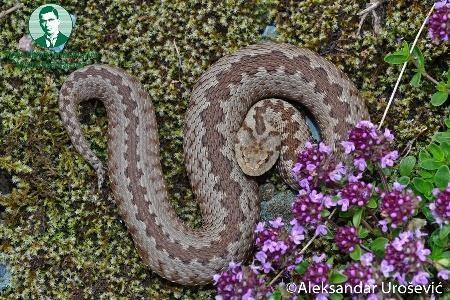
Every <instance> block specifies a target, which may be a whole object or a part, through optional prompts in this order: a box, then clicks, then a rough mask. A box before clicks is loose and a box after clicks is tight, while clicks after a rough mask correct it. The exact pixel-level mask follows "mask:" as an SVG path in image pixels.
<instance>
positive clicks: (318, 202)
mask: <svg viewBox="0 0 450 300" xmlns="http://www.w3.org/2000/svg"><path fill="white" fill-rule="evenodd" d="M333 205H335V203H334V202H333V201H332V200H331V198H330V197H329V196H325V195H323V194H322V193H317V192H316V191H314V190H313V191H312V192H310V193H309V194H299V195H298V197H297V199H296V200H295V202H294V203H292V212H293V214H294V218H295V221H296V223H297V224H302V225H304V226H306V227H308V228H311V227H312V228H315V227H316V226H317V225H318V224H319V223H320V221H321V219H322V215H321V213H322V211H323V210H324V209H325V208H328V207H331V206H333Z"/></svg>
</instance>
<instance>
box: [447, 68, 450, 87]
mask: <svg viewBox="0 0 450 300" xmlns="http://www.w3.org/2000/svg"><path fill="white" fill-rule="evenodd" d="M447 84H450V69H448V70H447Z"/></svg>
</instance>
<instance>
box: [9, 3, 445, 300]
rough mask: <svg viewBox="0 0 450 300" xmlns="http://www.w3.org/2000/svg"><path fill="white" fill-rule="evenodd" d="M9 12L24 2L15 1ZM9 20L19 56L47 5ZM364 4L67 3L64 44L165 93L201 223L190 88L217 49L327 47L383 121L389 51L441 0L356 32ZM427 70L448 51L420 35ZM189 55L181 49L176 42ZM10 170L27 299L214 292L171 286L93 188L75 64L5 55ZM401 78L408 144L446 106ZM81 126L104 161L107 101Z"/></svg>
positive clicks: (435, 123)
mask: <svg viewBox="0 0 450 300" xmlns="http://www.w3.org/2000/svg"><path fill="white" fill-rule="evenodd" d="M5 2H6V3H5V4H4V6H3V7H9V6H12V5H13V4H14V3H15V2H14V1H12V0H8V1H5ZM22 2H23V3H24V4H25V7H24V8H23V9H21V10H19V11H16V12H15V13H13V14H11V15H9V16H8V17H7V18H4V19H1V20H0V26H1V29H2V30H1V31H0V45H2V49H1V50H10V51H11V50H16V49H17V42H18V40H19V39H20V37H21V36H22V35H23V34H25V33H26V31H27V22H28V16H29V15H30V14H31V12H32V11H33V10H34V9H35V8H36V7H37V6H38V5H40V4H43V3H44V1H22ZM361 2H362V1H356V0H336V1H323V0H305V1H298V2H297V1H290V2H289V1H226V2H223V1H203V2H202V3H200V2H196V1H188V2H184V1H156V2H155V3H153V4H147V3H145V2H144V1H137V0H136V1H118V0H113V1H106V0H95V1H93V0H92V1H64V4H63V5H64V7H65V8H66V9H67V10H68V11H69V12H71V13H74V14H76V15H77V26H76V28H75V30H74V32H73V35H72V37H71V39H70V41H69V44H68V45H67V47H66V50H65V51H98V52H99V53H100V54H101V58H100V59H99V61H98V62H101V63H107V64H111V65H116V66H120V67H122V68H124V69H126V70H127V71H128V72H129V73H131V74H133V75H134V76H136V77H137V78H138V79H139V81H140V82H142V83H143V84H144V86H145V89H146V90H147V92H148V93H149V94H150V96H151V97H152V99H154V104H155V107H156V111H157V118H158V124H159V136H160V139H161V146H162V163H163V168H164V174H165V179H166V181H167V183H168V188H169V190H170V194H171V195H172V196H171V200H172V202H173V204H174V206H175V208H176V209H177V212H178V214H179V215H180V216H181V217H182V218H183V219H184V220H186V221H188V223H189V224H191V225H192V226H198V225H200V223H201V218H200V216H199V213H198V208H197V206H196V204H195V202H194V199H193V196H192V192H191V190H190V187H189V182H188V179H187V177H186V175H185V174H186V172H185V169H184V164H183V155H182V127H183V113H184V111H185V110H186V106H187V103H188V101H189V94H190V91H191V89H192V86H193V84H194V83H195V81H196V79H197V78H198V77H199V76H200V74H201V73H202V72H203V71H204V70H205V69H206V68H207V67H208V66H210V65H211V64H212V63H213V62H214V61H216V60H217V59H218V58H219V57H221V56H223V55H225V54H228V53H232V52H233V51H235V50H236V49H238V48H241V47H243V46H246V45H248V44H251V43H255V42H257V41H258V40H259V39H260V35H261V33H262V31H263V30H264V28H265V26H266V25H267V24H269V23H271V22H275V24H276V26H277V32H278V37H277V39H278V40H279V41H285V42H290V43H293V44H296V45H299V46H303V47H308V48H310V49H313V50H315V51H318V52H320V53H322V54H323V55H324V56H326V57H327V58H328V59H330V60H331V61H333V62H334V63H336V64H337V65H338V66H339V67H340V68H341V69H343V70H344V71H345V72H346V73H347V74H348V75H349V77H350V78H351V79H352V80H353V81H354V82H355V84H356V85H357V86H358V88H360V89H361V91H362V93H363V95H364V96H365V98H366V99H367V103H368V105H369V109H370V112H371V115H372V119H373V120H374V121H375V122H377V121H379V120H380V119H381V114H382V112H383V109H384V107H385V106H386V103H387V99H388V97H389V95H390V92H391V90H392V87H393V84H394V83H395V80H396V78H397V74H398V72H399V70H398V68H397V67H390V66H388V65H386V64H385V63H384V62H383V61H382V59H383V56H384V55H385V54H386V53H387V52H390V51H393V50H394V49H396V48H398V47H399V45H400V43H401V42H402V40H407V41H412V40H413V38H414V36H415V33H416V31H417V29H418V28H419V26H420V23H421V22H422V19H423V17H424V15H425V14H426V12H427V11H428V9H429V7H430V5H431V2H432V1H421V0H413V1H406V0H405V1H395V3H387V4H386V6H385V7H384V8H385V13H384V19H383V22H382V23H383V28H384V30H383V31H382V32H381V34H380V35H378V36H374V35H373V34H372V33H371V31H370V28H369V27H367V26H366V27H364V29H365V36H364V37H363V38H360V37H358V36H357V34H356V31H357V28H358V23H359V19H358V17H357V15H356V13H357V12H358V11H359V10H361V9H362V8H363V4H362V3H361ZM419 45H420V46H421V47H422V49H424V54H425V57H426V60H427V69H428V72H429V73H430V74H433V75H434V76H435V77H439V75H440V74H441V73H442V72H443V71H444V70H446V69H447V68H448V62H449V60H448V59H446V57H445V54H446V53H447V52H448V48H447V46H446V45H433V44H430V43H429V42H427V41H426V40H425V39H422V40H421V42H420V44H419ZM177 49H178V50H177ZM0 64H1V65H0V66H1V67H0V119H1V128H0V131H1V132H0V135H1V137H2V138H1V140H0V169H1V170H2V172H6V173H7V174H9V176H10V178H12V179H11V181H12V186H13V187H14V188H13V190H12V191H11V192H10V193H8V194H6V195H3V196H1V197H0V205H1V206H2V207H4V212H2V213H0V217H1V221H0V236H1V242H0V251H1V255H2V261H3V259H4V261H6V262H7V263H8V264H9V265H10V266H11V275H12V288H10V289H7V290H5V291H4V292H3V293H2V294H1V296H2V297H5V298H10V299H16V298H25V299H27V298H34V299H36V298H52V299H53V298H55V299H59V298H63V299H67V298H74V299H83V298H96V299H97V298H104V299H109V298H123V299H132V298H135V299H138V298H139V299H141V298H143V299H145V298H147V299H207V298H211V297H212V295H213V291H211V290H210V289H209V288H210V287H205V288H200V289H199V288H194V289H192V288H186V287H181V286H178V285H174V284H171V283H168V282H167V281H165V280H163V279H161V278H159V277H158V276H157V275H155V274H154V273H152V272H151V271H150V270H148V268H146V267H145V266H144V265H143V264H142V262H141V260H140V258H139V256H138V255H137V252H136V250H135V249H134V246H133V243H132V240H131V238H130V236H129V235H128V234H127V231H126V228H125V226H124V224H123V223H122V222H121V221H120V218H119V217H118V215H117V209H116V207H115V206H114V205H113V204H112V202H111V201H110V199H107V198H103V196H99V195H98V194H97V193H96V190H95V183H96V179H95V174H94V172H93V170H92V169H91V168H90V167H89V166H88V165H87V164H86V163H85V162H84V161H83V159H82V158H81V157H80V156H79V155H78V154H77V153H76V152H75V151H74V149H73V147H72V146H71V145H70V142H69V138H68V136H67V134H66V132H65V131H64V128H63V127H62V124H61V121H60V119H59V116H58V109H57V96H58V91H59V88H60V87H61V85H62V83H63V81H64V80H65V78H66V77H67V75H68V73H69V72H63V71H57V72H52V71H49V70H36V69H19V68H17V67H16V66H15V65H13V64H12V63H11V62H8V61H0ZM409 76H410V74H408V75H407V76H406V78H405V79H404V80H403V84H402V85H401V87H400V90H399V93H398V96H397V100H396V102H395V105H394V107H393V108H392V109H391V111H390V113H389V115H388V119H387V125H388V126H389V127H390V128H392V129H394V131H395V132H396V134H397V135H398V136H399V142H398V146H399V147H400V148H402V147H404V145H405V144H406V143H407V142H408V141H409V140H410V139H412V138H414V137H416V136H417V135H418V134H419V132H421V131H422V130H425V131H424V132H423V133H422V135H421V136H420V137H419V139H418V143H419V144H420V143H421V142H424V141H425V140H426V137H427V136H430V134H431V133H432V132H434V131H435V129H436V128H437V127H439V126H440V125H441V123H440V122H441V120H442V115H443V114H444V112H445V113H446V111H445V108H433V107H431V106H430V105H429V99H428V97H429V95H430V94H431V92H432V86H431V85H429V84H426V85H425V87H424V89H423V90H419V89H413V88H410V87H409V86H408V85H407V81H408V80H409ZM82 111H83V113H82V119H83V121H84V122H83V124H84V125H83V129H84V131H85V134H86V137H87V138H88V139H89V140H90V141H91V142H92V144H93V148H94V149H95V151H96V152H97V154H98V155H99V157H101V158H102V159H103V160H106V118H105V112H104V108H103V107H102V106H101V105H100V104H99V103H96V102H92V103H90V104H86V105H84V106H83V108H82Z"/></svg>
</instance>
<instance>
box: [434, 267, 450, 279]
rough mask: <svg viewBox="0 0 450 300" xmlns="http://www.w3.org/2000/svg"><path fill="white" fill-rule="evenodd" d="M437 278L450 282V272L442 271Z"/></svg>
mask: <svg viewBox="0 0 450 300" xmlns="http://www.w3.org/2000/svg"><path fill="white" fill-rule="evenodd" d="M437 277H439V278H441V279H443V280H448V278H449V277H450V270H446V269H443V270H440V271H439V272H438V274H437Z"/></svg>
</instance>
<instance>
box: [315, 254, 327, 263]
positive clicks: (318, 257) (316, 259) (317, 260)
mask: <svg viewBox="0 0 450 300" xmlns="http://www.w3.org/2000/svg"><path fill="white" fill-rule="evenodd" d="M325 258H326V255H325V253H322V254H321V255H313V257H312V260H313V262H315V263H320V262H322V261H323V260H324V259H325Z"/></svg>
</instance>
